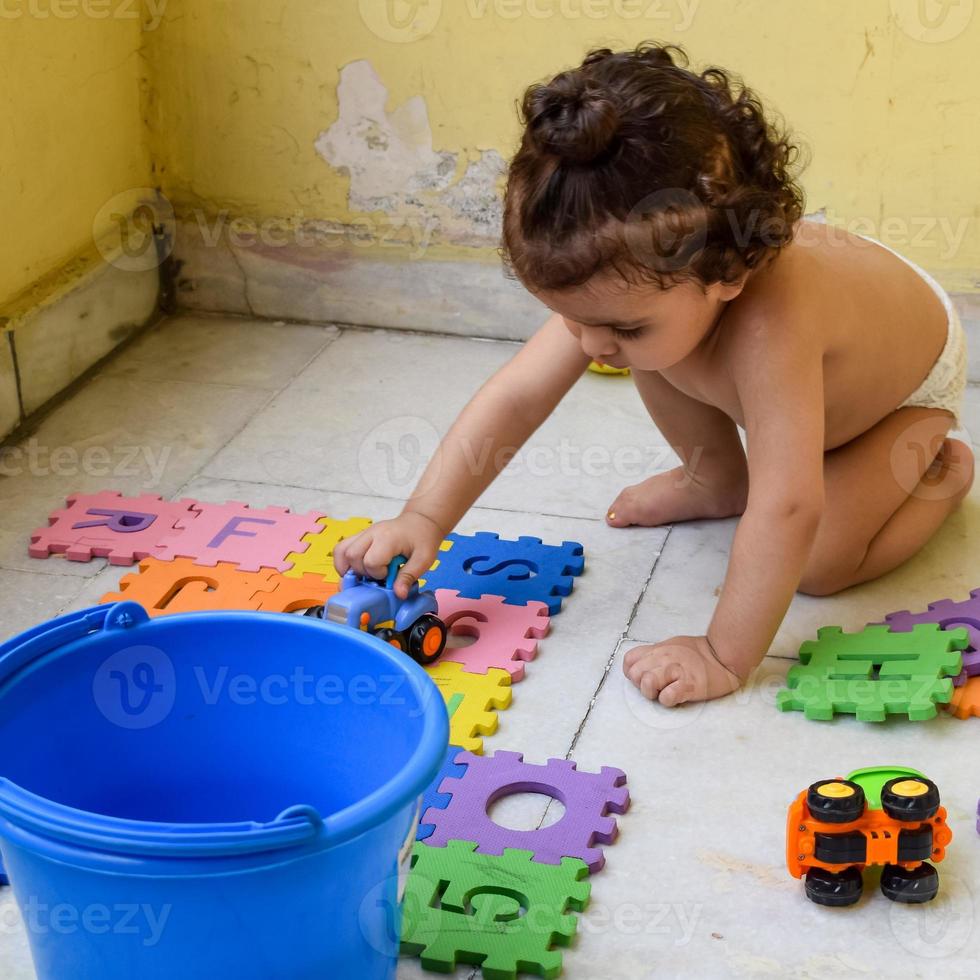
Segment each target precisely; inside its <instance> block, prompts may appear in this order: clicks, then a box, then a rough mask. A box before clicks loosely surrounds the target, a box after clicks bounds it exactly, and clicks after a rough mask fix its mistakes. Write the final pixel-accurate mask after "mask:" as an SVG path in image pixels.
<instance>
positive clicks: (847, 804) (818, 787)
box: [806, 779, 864, 823]
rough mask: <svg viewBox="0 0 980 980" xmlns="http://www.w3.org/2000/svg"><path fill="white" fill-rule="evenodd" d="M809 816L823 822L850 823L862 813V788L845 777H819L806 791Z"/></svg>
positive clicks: (859, 817)
mask: <svg viewBox="0 0 980 980" xmlns="http://www.w3.org/2000/svg"><path fill="white" fill-rule="evenodd" d="M806 805H807V809H808V810H809V811H810V816H812V817H813V818H814V820H820V821H821V822H823V823H852V822H853V821H855V820H860V819H861V816H862V814H863V813H864V790H863V789H862V788H861V787H860V786H858V784H857V783H852V782H850V781H849V780H847V779H821V780H820V782H818V783H814V784H813V785H812V786H811V787H810V788H809V789H808V790H807V791H806Z"/></svg>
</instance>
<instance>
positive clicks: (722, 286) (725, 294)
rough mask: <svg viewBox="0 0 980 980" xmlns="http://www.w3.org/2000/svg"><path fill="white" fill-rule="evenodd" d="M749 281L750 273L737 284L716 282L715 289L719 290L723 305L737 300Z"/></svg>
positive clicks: (741, 277)
mask: <svg viewBox="0 0 980 980" xmlns="http://www.w3.org/2000/svg"><path fill="white" fill-rule="evenodd" d="M748 280H749V274H748V272H746V273H744V274H743V275H742V276H740V277H739V278H738V279H737V280H736V281H735V282H716V283H715V284H714V288H715V289H717V290H718V294H717V295H718V299H720V300H721V301H722V302H723V303H728V302H730V301H731V300H733V299H735V297H736V296H738V295H739V294H740V293H741V292H742V290H743V289H745V284H746V283H747V282H748Z"/></svg>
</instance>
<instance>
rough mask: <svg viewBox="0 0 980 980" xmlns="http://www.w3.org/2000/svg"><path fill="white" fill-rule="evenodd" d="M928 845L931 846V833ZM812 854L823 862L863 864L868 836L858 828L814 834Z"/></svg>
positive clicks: (866, 851)
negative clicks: (836, 832)
mask: <svg viewBox="0 0 980 980" xmlns="http://www.w3.org/2000/svg"><path fill="white" fill-rule="evenodd" d="M929 846H930V847H931V846H932V834H931V833H930V835H929ZM813 856H814V857H815V858H816V859H817V860H818V861H823V863H824V864H865V863H866V862H867V860H868V838H867V837H865V836H864V834H862V833H861V831H859V830H855V831H853V832H852V833H849V834H848V833H842V834H814V835H813ZM926 857H928V854H927V855H926Z"/></svg>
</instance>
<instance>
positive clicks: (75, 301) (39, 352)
mask: <svg viewBox="0 0 980 980" xmlns="http://www.w3.org/2000/svg"><path fill="white" fill-rule="evenodd" d="M159 295H160V275H159V270H158V269H156V268H153V269H148V270H146V271H140V272H134V271H127V270H123V269H118V268H116V267H114V266H113V265H111V264H109V263H99V264H96V265H93V266H92V267H91V268H90V269H88V270H86V272H85V273H84V274H83V275H81V276H80V277H78V279H77V281H76V282H75V283H73V285H72V287H71V288H70V289H67V290H65V291H63V292H62V293H61V294H59V295H58V296H57V297H55V298H54V299H52V300H50V301H48V302H45V303H43V304H39V305H38V306H37V307H35V308H33V309H30V310H28V311H27V312H22V313H21V314H20V315H19V316H18V317H17V318H16V319H15V320H12V321H11V322H10V323H9V324H8V325H7V326H6V328H5V329H4V330H3V331H2V333H0V440H4V439H9V438H11V437H13V438H16V437H17V435H18V433H19V432H20V431H21V430H23V429H24V428H25V427H26V426H28V425H29V424H30V423H31V422H32V421H33V420H35V419H36V418H37V417H38V416H39V415H40V414H43V413H44V411H45V410H46V409H47V408H48V407H49V406H50V405H51V404H52V403H53V402H56V401H57V400H58V399H59V397H60V396H61V395H63V393H64V392H66V391H67V390H69V389H70V388H71V387H72V386H73V384H74V383H75V382H77V381H78V380H79V379H81V378H83V377H85V376H86V375H87V374H88V373H90V372H91V370H92V369H93V368H94V367H96V366H97V365H98V364H100V363H101V362H102V361H103V360H104V359H105V358H106V357H107V356H109V355H110V354H111V353H112V352H113V351H115V350H116V349H117V348H118V347H119V346H120V345H121V344H123V343H125V342H126V341H127V340H129V339H130V338H132V337H133V336H135V335H136V334H137V333H139V332H141V331H142V329H143V328H145V327H147V326H149V325H150V324H152V323H154V322H156V320H158V319H159V316H160V313H159Z"/></svg>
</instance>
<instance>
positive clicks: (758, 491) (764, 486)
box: [625, 324, 825, 705]
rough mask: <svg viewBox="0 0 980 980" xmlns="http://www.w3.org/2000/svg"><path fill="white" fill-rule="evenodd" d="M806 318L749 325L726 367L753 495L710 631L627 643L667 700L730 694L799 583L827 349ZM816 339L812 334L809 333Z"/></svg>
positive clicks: (815, 515)
mask: <svg viewBox="0 0 980 980" xmlns="http://www.w3.org/2000/svg"><path fill="white" fill-rule="evenodd" d="M819 336H820V335H819V332H818V331H816V330H810V331H808V330H807V325H805V324H803V325H799V326H797V327H796V328H795V329H793V328H787V327H786V326H785V325H774V326H772V327H770V328H768V329H767V328H764V327H762V328H760V329H758V330H752V331H746V332H745V339H744V341H743V342H742V343H740V344H738V345H736V350H735V352H734V360H733V363H732V373H733V377H734V379H735V383H736V386H737V389H738V393H739V398H740V401H741V407H742V412H743V416H744V418H745V427H746V436H747V443H748V465H749V496H748V505H747V507H746V510H745V513H744V514H743V516H742V518H741V520H740V521H739V525H738V529H737V531H736V533H735V540H734V543H733V545H732V553H731V557H730V559H729V563H728V571H727V574H726V576H725V582H724V585H723V587H722V591H721V597H720V598H719V600H718V605H717V607H716V609H715V614H714V617H713V618H712V620H711V625H710V626H709V627H708V630H707V635H706V636H703V637H675V638H673V639H672V640H667V641H665V642H664V643H658V644H656V645H654V646H646V647H637V648H636V649H634V650H631V651H629V654H628V655H627V658H626V664H625V669H626V671H627V673H628V674H629V676H630V678H631V679H632V680H633V682H634V683H635V684H637V686H638V687H640V689H641V690H642V691H643V693H644V694H646V695H647V696H648V697H651V698H659V700H660V701H661V702H662V703H664V704H669V705H673V704H679V703H681V702H683V701H687V700H705V699H708V698H712V697H719V696H721V695H723V694H728V693H731V691H733V690H734V689H735V688H737V687H738V686H739V685H740V684H741V683H743V682H744V681H745V680H746V678H747V677H748V675H749V674H750V673H751V671H752V670H753V668H755V667H756V666H757V665H758V664H759V662H760V661H761V660H762V658H763V657H764V656H765V654H766V652H767V650H768V649H769V645H770V643H771V642H772V639H773V637H774V636H775V634H776V631H777V629H778V628H779V624H780V622H781V621H782V619H783V616H784V615H785V614H786V610H787V608H788V607H789V604H790V602H791V601H792V598H793V594H794V592H795V591H796V588H797V586H798V585H799V582H800V579H801V577H802V575H803V571H804V569H805V567H806V562H807V558H808V557H809V553H810V549H811V547H812V545H813V540H814V537H815V535H816V531H817V527H818V526H819V523H820V517H821V513H822V510H823V499H824V498H823V494H824V489H823V463H824V459H823V454H824V412H825V407H824V398H823V366H822V361H823V351H822V350H821V349H819V346H818V341H817V340H816V338H818V337H819ZM811 338H813V339H811Z"/></svg>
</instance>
